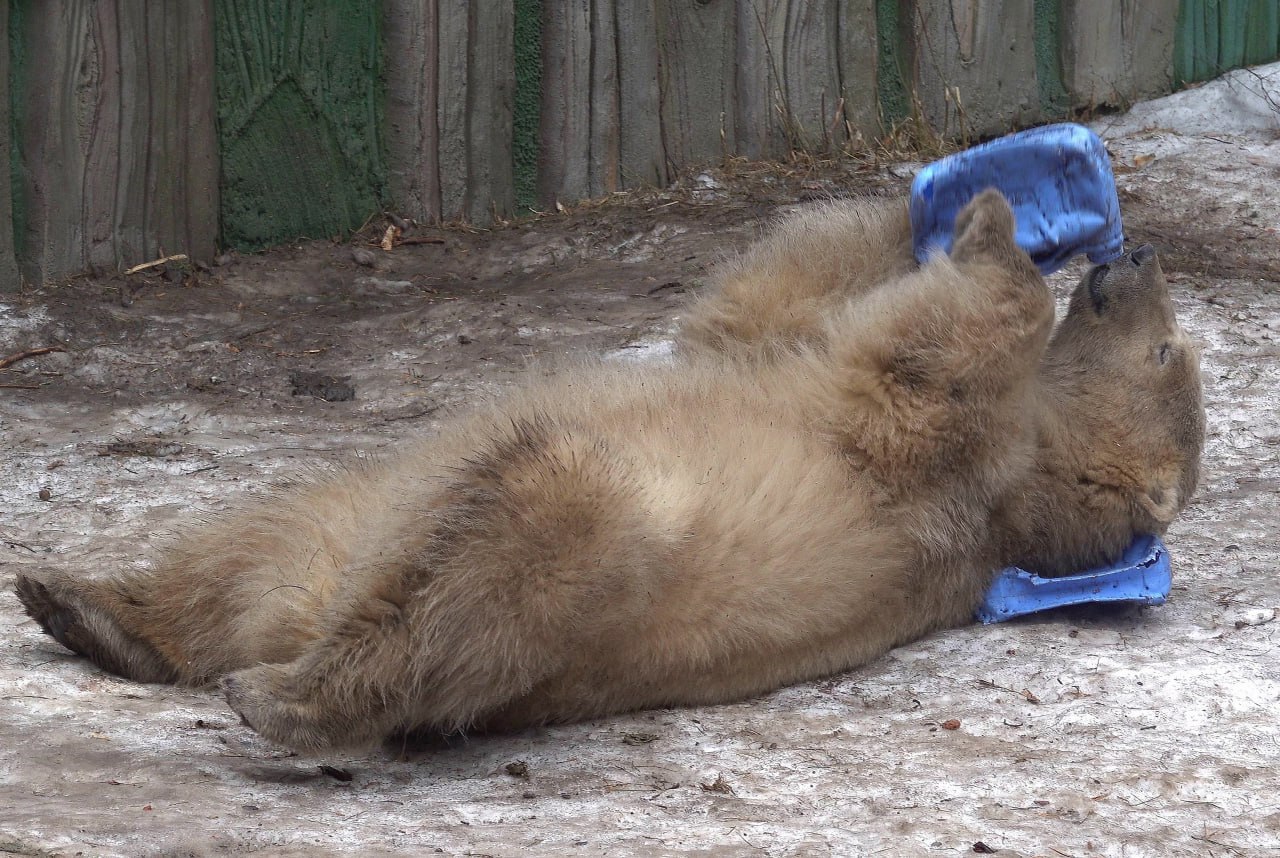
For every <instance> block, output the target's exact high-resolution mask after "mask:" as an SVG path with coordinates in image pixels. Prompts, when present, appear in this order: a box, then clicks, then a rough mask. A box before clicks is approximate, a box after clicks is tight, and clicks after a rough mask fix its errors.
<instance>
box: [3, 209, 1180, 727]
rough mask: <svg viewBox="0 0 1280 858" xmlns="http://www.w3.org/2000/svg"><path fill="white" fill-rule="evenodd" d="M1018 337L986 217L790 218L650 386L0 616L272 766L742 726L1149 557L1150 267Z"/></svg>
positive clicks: (1171, 464)
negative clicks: (1081, 580)
mask: <svg viewBox="0 0 1280 858" xmlns="http://www.w3.org/2000/svg"><path fill="white" fill-rule="evenodd" d="M1052 327H1053V302H1052V300H1051V298H1050V295H1049V292H1048V290H1047V288H1046V287H1045V284H1044V282H1043V280H1042V278H1041V277H1040V275H1039V273H1038V272H1037V271H1036V269H1035V267H1034V266H1033V265H1032V264H1031V262H1030V260H1029V259H1028V258H1027V256H1026V254H1024V253H1023V252H1022V251H1021V250H1019V249H1018V248H1017V246H1016V245H1015V244H1014V242H1013V220H1012V214H1011V212H1010V210H1009V207H1008V205H1007V204H1006V203H1005V201H1004V200H1003V198H1001V197H1000V196H999V194H997V193H995V192H986V193H984V194H983V195H980V196H979V197H978V198H977V199H976V200H975V201H974V202H973V203H971V204H970V206H969V207H968V208H967V209H966V210H965V211H964V212H962V214H961V217H960V219H959V222H958V223H957V227H956V236H955V243H954V249H953V251H952V253H951V255H950V257H949V258H947V257H939V258H936V259H933V260H931V261H930V262H929V263H927V264H926V265H924V266H923V267H917V266H916V265H915V263H914V261H913V260H912V258H911V249H910V231H909V225H908V223H907V220H906V214H905V204H904V203H903V201H901V200H895V201H879V202H873V201H860V202H846V203H838V204H830V205H827V206H822V207H817V208H814V209H812V210H810V211H808V212H805V213H803V214H801V215H798V216H796V217H794V218H792V219H791V220H789V221H784V222H783V223H782V224H781V225H780V226H779V227H778V229H777V230H776V231H775V232H774V233H773V234H772V235H771V236H769V237H766V238H765V239H764V240H763V241H762V242H761V243H760V244H758V245H757V246H756V247H755V248H753V249H752V250H749V251H748V252H747V253H746V254H745V255H743V256H742V257H741V258H740V259H739V260H737V261H736V262H733V263H730V264H729V265H727V266H726V267H725V268H724V270H723V271H722V273H721V275H720V278H719V282H718V283H717V284H716V286H715V287H714V289H712V290H711V292H710V294H709V295H708V296H707V297H705V298H703V299H702V300H700V301H698V302H697V303H696V304H695V305H694V306H692V307H691V308H690V311H689V313H688V314H687V317H686V319H685V321H684V324H683V328H682V333H681V336H680V348H679V352H678V356H677V359H676V360H675V361H674V362H672V364H671V365H666V366H654V367H646V368H640V367H630V366H628V367H609V366H602V365H590V366H586V365H584V366H581V367H578V368H575V369H573V370H570V371H567V372H564V373H563V374H561V375H560V376H559V377H557V378H555V379H553V380H550V381H538V382H531V383H530V384H529V385H528V386H526V387H525V388H523V389H521V390H520V391H518V392H516V393H514V394H512V395H510V396H508V397H507V398H506V399H504V400H503V401H501V402H499V403H497V404H495V405H492V406H490V407H488V408H486V409H482V410H480V411H479V412H478V413H476V414H473V415H471V416H470V417H468V418H464V419H461V420H460V421H458V422H457V423H455V424H454V425H453V426H452V427H451V428H449V429H448V430H447V431H445V432H444V433H443V434H442V435H441V436H440V437H437V438H432V439H430V440H427V441H423V442H419V443H417V444H414V445H410V446H408V447H407V448H406V449H404V450H403V451H402V452H401V453H400V454H399V455H397V456H396V457H394V458H391V459H388V460H387V461H384V462H381V463H375V464H362V465H359V466H356V467H353V468H351V469H348V470H344V471H342V472H339V473H336V474H333V475H330V476H327V477H323V478H317V479H315V480H312V481H309V482H307V483H304V484H301V485H299V486H296V487H294V488H291V489H287V490H280V491H278V492H274V493H272V494H271V495H269V496H268V497H266V498H264V499H262V500H260V501H258V502H257V503H256V504H252V505H249V506H247V507H246V508H245V509H244V510H242V511H240V512H236V513H233V514H229V515H226V516H222V517H219V518H218V519H217V520H215V521H212V522H208V523H204V524H201V525H198V526H194V527H192V528H191V530H190V532H189V533H188V534H186V535H185V536H184V537H183V538H182V539H181V541H180V542H179V543H178V544H177V545H175V546H173V547H172V548H171V549H169V550H168V552H167V553H166V554H165V555H164V556H163V558H162V560H161V562H160V563H159V564H158V565H157V566H156V568H154V569H153V570H150V571H146V572H137V573H133V574H129V575H125V576H121V577H118V578H114V579H110V580H105V581H94V580H89V579H85V578H81V577H77V576H71V575H66V574H57V573H47V574H43V575H40V576H26V575H24V576H20V577H19V580H18V583H17V590H18V594H19V596H20V598H21V599H22V601H23V604H24V605H25V606H26V608H27V610H28V612H29V613H30V614H31V615H32V616H33V617H34V618H35V619H37V620H38V621H39V622H40V624H41V625H42V627H43V628H44V629H45V630H46V631H47V632H49V633H50V634H51V635H53V636H54V637H55V638H57V639H58V640H59V641H61V642H62V643H63V644H65V645H67V646H68V647H70V648H71V649H73V650H75V651H77V652H80V653H83V654H84V655H86V656H87V657H89V658H91V659H92V660H94V661H95V662H96V663H98V664H100V665H101V666H103V667H104V668H106V669H108V670H112V671H114V672H117V673H120V674H122V675H124V676H128V677H132V678H134V679H137V680H140V681H149V682H181V683H186V684H195V685H198V684H205V683H211V682H221V684H222V688H223V690H224V691H225V693H226V695H227V699H228V701H229V702H230V704H231V706H232V707H233V708H234V709H235V710H236V711H237V712H238V713H240V715H241V716H242V717H243V718H244V720H245V721H246V722H247V723H248V724H249V725H250V726H252V727H253V728H254V729H256V730H258V731H259V732H260V733H262V734H263V735H264V736H267V737H268V738H271V739H273V740H276V741H278V742H281V743H283V744H285V745H289V746H292V747H295V748H303V749H306V748H323V747H330V746H334V745H353V744H362V743H367V742H371V741H375V740H377V739H379V738H381V737H384V736H387V735H389V734H392V733H395V732H398V731H403V730H419V731H421V730H426V731H439V732H451V731H454V730H458V729H464V728H479V729H501V728H511V727H518V726H521V725H528V724H535V723H544V722H549V721H563V720H571V719H580V718H587V717H593V716H600V715H605V714H609V713H614V712H621V711H625V710H631V709H637V708H644V707H655V706H670V705H688V704H702V703H716V702H722V701H729V700H736V699H741V698H744V697H748V696H751V695H753V694H758V693H761V692H764V691H767V690H770V689H773V688H776V687H778V686H781V685H785V684H787V683H793V682H798V681H802V680H805V679H811V678H814V677H819V676H823V675H828V674H831V673H834V672H837V671H840V670H845V669H848V668H850V667H853V666H856V665H859V664H862V663H865V662H867V661H868V660H870V659H873V658H875V657H876V656H878V655H880V654H881V653H883V652H885V651H886V650H888V649H889V648H891V647H893V646H896V645H898V644H901V643H904V642H906V641H910V640H913V639H915V638H918V637H920V636H921V635H924V634H927V633H928V632H930V631H933V630H935V629H939V628H943V627H947V626H952V625H956V624H959V623H964V622H967V621H969V619H970V618H971V617H972V614H973V610H974V608H975V605H976V604H977V602H978V601H979V599H980V597H981V595H982V593H983V591H984V590H985V588H986V587H987V586H988V584H989V582H990V580H991V576H992V574H993V573H994V571H995V570H997V569H999V568H1000V567H1002V566H1004V565H1008V564H1010V563H1018V564H1020V565H1023V566H1026V567H1029V568H1033V569H1037V570H1039V571H1042V572H1046V573H1050V574H1053V573H1061V572H1065V571H1069V570H1071V569H1075V568H1079V567H1081V566H1083V565H1086V564H1091V563H1096V562H1099V561H1101V560H1104V559H1107V558H1111V557H1114V556H1115V555H1116V554H1117V553H1119V551H1120V550H1122V549H1123V548H1124V547H1125V545H1127V544H1128V542H1129V541H1130V539H1131V537H1132V535H1133V534H1134V533H1135V532H1153V533H1161V532H1163V531H1164V529H1165V528H1166V527H1167V526H1168V524H1169V523H1170V521H1171V520H1172V519H1173V517H1174V516H1175V515H1176V514H1177V513H1178V512H1179V511H1180V510H1181V509H1182V507H1183V506H1184V505H1185V503H1186V502H1187V500H1188V499H1189V497H1190V495H1191V492H1192V491H1193V490H1194V488H1195V483H1196V476H1197V466H1198V460H1199V455H1200V448H1201V445H1202V441H1203V432H1204V429H1203V412H1202V408H1201V401H1200V388H1199V374H1198V358H1197V354H1196V352H1195V349H1194V348H1193V347H1192V346H1191V344H1190V343H1189V341H1188V340H1187V338H1186V337H1185V336H1184V334H1183V333H1182V331H1181V330H1180V329H1179V327H1178V325H1177V322H1176V320H1175V319H1174V317H1173V312H1172V308H1171V305H1170V302H1169V298H1168V294H1167V287H1166V285H1165V282H1164V278H1163V275H1162V274H1161V272H1160V267H1159V263H1158V261H1157V260H1156V258H1155V255H1154V252H1152V251H1151V250H1150V248H1140V249H1139V250H1137V251H1134V252H1133V253H1132V254H1129V255H1127V256H1125V257H1124V258H1123V259H1121V260H1119V261H1117V262H1115V263H1112V264H1111V265H1110V266H1103V267H1101V268H1098V269H1094V271H1093V272H1091V273H1090V275H1089V276H1088V277H1086V278H1085V281H1084V282H1083V283H1082V284H1081V285H1080V287H1079V288H1078V289H1077V291H1076V293H1075V296H1074V297H1073V300H1072V304H1071V308H1070V311H1069V312H1068V315H1067V317H1066V319H1065V320H1064V322H1063V323H1062V324H1061V325H1060V326H1059V329H1058V331H1057V333H1056V334H1055V335H1054V336H1053V339H1052V342H1050V334H1051V330H1052Z"/></svg>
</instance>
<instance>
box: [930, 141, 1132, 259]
mask: <svg viewBox="0 0 1280 858" xmlns="http://www.w3.org/2000/svg"><path fill="white" fill-rule="evenodd" d="M987 188H996V189H998V190H999V191H1000V192H1001V193H1003V194H1004V195H1005V198H1006V199H1008V200H1009V204H1010V205H1011V206H1013V213H1014V216H1015V218H1016V219H1017V223H1018V226H1017V241H1018V245H1019V246H1020V247H1022V249H1023V250H1025V251H1027V253H1028V254H1030V256H1031V259H1032V260H1033V261H1034V262H1035V263H1036V265H1037V266H1039V268H1040V271H1041V272H1042V273H1044V274H1051V273H1053V272H1054V271H1057V270H1058V269H1059V268H1061V267H1062V266H1064V265H1066V264H1067V262H1068V261H1070V259H1071V258H1072V257H1073V256H1076V255H1078V254H1081V253H1084V254H1088V256H1089V259H1090V261H1092V262H1093V263H1095V264H1102V263H1104V262H1110V261H1111V260H1113V259H1115V258H1117V257H1118V256H1120V254H1121V253H1123V252H1124V229H1123V228H1122V226H1121V223H1120V202H1119V200H1118V199H1117V197H1116V181H1115V176H1114V175H1112V172H1111V160H1110V158H1109V157H1108V156H1107V150H1106V147H1105V146H1103V145H1102V141H1101V140H1100V139H1098V135H1096V134H1094V133H1093V132H1092V131H1090V130H1089V129H1088V128H1085V127H1084V126H1083V125H1076V124H1074V123H1062V124H1059V125H1046V126H1044V127H1043V128H1033V129H1031V130H1030V131H1021V132H1018V133H1017V134H1010V135H1008V136H1007V137H1001V138H1000V139H998V140H992V141H991V142H989V143H983V144H981V145H978V146H974V147H973V148H972V149H966V150H965V151H963V152H957V153H956V154H954V155H949V156H947V157H946V158H943V159H942V160H940V161H935V162H933V163H932V164H929V165H927V166H925V167H924V168H923V169H922V170H921V171H920V172H919V173H918V174H917V175H916V178H915V181H914V182H912V184H911V230H912V234H913V239H914V250H915V255H916V259H918V260H919V261H920V262H924V261H925V260H926V259H927V258H928V257H929V255H930V254H932V253H937V252H939V251H941V252H945V253H949V252H950V251H951V238H952V235H951V233H952V231H953V229H954V226H955V222H956V215H958V214H959V213H960V210H961V209H962V208H964V207H965V205H966V204H967V203H968V202H969V200H971V199H973V197H975V196H976V195H977V194H978V193H979V192H981V191H983V190H986V189H987Z"/></svg>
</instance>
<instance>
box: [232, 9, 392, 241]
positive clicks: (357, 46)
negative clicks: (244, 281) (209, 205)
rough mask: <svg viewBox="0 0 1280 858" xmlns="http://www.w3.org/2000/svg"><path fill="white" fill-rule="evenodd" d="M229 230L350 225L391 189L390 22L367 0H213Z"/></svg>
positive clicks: (310, 230) (293, 234) (334, 231)
mask: <svg viewBox="0 0 1280 858" xmlns="http://www.w3.org/2000/svg"><path fill="white" fill-rule="evenodd" d="M214 13H215V14H214V21H215V42H214V43H215V45H216V75H217V104H218V149H219V152H220V154H221V161H222V240H223V242H224V243H226V244H228V245H230V246H233V247H238V248H242V249H249V250H256V249H258V248H263V247H268V246H270V245H272V244H278V243H280V242H281V241H288V240H291V239H294V238H298V237H311V238H323V237H328V236H334V235H341V234H343V233H345V232H346V231H348V230H350V229H351V228H352V227H353V226H359V225H360V224H361V223H362V222H363V221H364V219H365V218H367V217H368V216H369V215H370V213H372V212H374V211H377V209H378V208H379V206H380V205H381V203H382V200H383V198H384V195H385V192H386V186H387V175H386V172H387V171H386V167H385V161H384V152H383V146H382V139H381V138H382V127H383V122H382V97H383V93H382V88H381V87H382V81H381V72H382V68H381V30H380V26H379V24H380V17H379V12H378V7H377V5H376V4H371V3H367V2H362V0H215V2H214Z"/></svg>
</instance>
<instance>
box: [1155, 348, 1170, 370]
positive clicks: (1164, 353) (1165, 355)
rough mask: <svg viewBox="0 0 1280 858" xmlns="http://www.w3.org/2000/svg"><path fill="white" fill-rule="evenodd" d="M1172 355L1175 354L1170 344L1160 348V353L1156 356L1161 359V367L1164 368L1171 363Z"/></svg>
mask: <svg viewBox="0 0 1280 858" xmlns="http://www.w3.org/2000/svg"><path fill="white" fill-rule="evenodd" d="M1172 353H1173V349H1172V348H1171V347H1170V346H1169V344H1168V343H1165V344H1164V345H1162V346H1160V351H1159V352H1158V353H1157V354H1156V357H1157V359H1159V361H1160V365H1161V366H1164V365H1165V364H1167V363H1168V362H1169V355H1170V354H1172Z"/></svg>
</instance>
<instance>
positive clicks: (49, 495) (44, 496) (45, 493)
mask: <svg viewBox="0 0 1280 858" xmlns="http://www.w3.org/2000/svg"><path fill="white" fill-rule="evenodd" d="M39 497H40V500H42V501H47V500H52V499H53V492H51V491H49V489H48V488H43V489H41V490H40V495H39Z"/></svg>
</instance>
